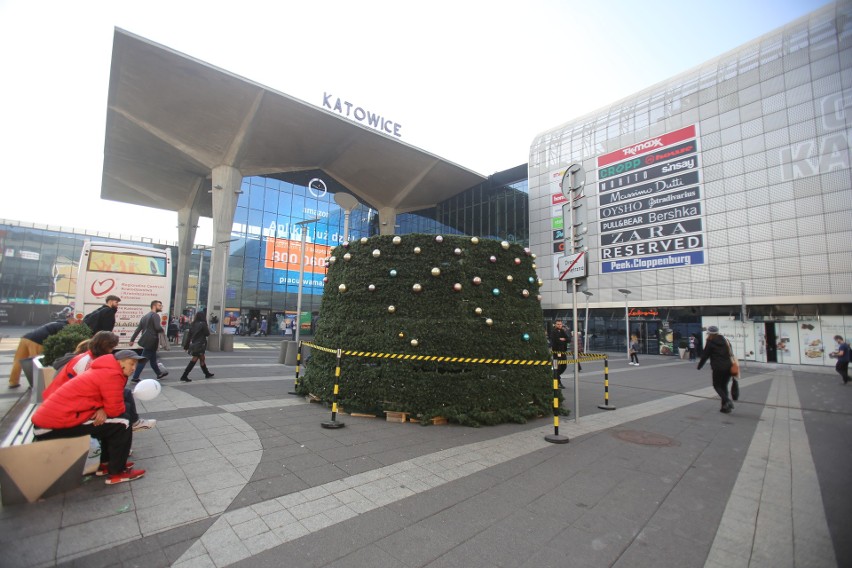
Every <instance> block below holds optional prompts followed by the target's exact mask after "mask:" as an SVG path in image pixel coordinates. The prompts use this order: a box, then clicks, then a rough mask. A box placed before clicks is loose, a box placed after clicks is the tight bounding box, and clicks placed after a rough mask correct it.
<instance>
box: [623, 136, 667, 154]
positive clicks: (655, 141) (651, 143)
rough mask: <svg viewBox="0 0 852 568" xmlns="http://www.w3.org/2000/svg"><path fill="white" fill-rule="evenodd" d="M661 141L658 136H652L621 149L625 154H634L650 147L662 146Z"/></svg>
mask: <svg viewBox="0 0 852 568" xmlns="http://www.w3.org/2000/svg"><path fill="white" fill-rule="evenodd" d="M662 147H663V141H662V140H661V139H659V138H654V139H653V140H646V141H645V142H641V143H639V144H636V145H634V146H631V147H629V148H625V149H624V150H622V152H624V155H625V156H635V155H636V152H641V151H643V150H648V149H650V148H662Z"/></svg>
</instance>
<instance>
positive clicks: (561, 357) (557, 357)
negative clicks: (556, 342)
mask: <svg viewBox="0 0 852 568" xmlns="http://www.w3.org/2000/svg"><path fill="white" fill-rule="evenodd" d="M567 360H568V354H567V353H559V352H554V353H553V363H554V364H555V365H556V367H555V368H556V376H557V378H559V379H561V378H562V373H564V372H565V369H567V368H568V363H557V361H567Z"/></svg>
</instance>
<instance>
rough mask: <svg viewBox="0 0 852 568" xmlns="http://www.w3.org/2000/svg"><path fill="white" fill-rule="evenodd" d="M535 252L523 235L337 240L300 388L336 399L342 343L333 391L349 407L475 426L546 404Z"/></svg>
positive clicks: (548, 382)
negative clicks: (519, 240) (521, 240)
mask: <svg viewBox="0 0 852 568" xmlns="http://www.w3.org/2000/svg"><path fill="white" fill-rule="evenodd" d="M534 260H535V257H534V255H531V254H530V253H529V251H527V250H525V249H523V248H522V247H520V246H518V245H512V244H509V243H507V242H502V243H501V242H499V241H494V240H488V239H478V238H475V237H474V238H471V237H461V236H435V235H420V234H416V235H415V234H412V235H404V236H391V235H381V236H374V237H372V238H369V239H367V238H363V239H361V240H360V241H355V242H352V243H344V244H342V245H340V246H338V247H336V248H335V249H334V250H333V251H332V257H331V258H330V259H329V267H328V275H327V281H326V284H325V291H324V294H323V298H322V305H321V310H320V318H319V322H318V325H317V330H316V335H315V338H314V344H315V345H316V346H317V347H315V348H314V349H312V351H311V358H310V361H309V363H308V365H306V370H305V375H304V378H303V380H302V381H300V383H299V392H300V394H312V395H314V396H317V397H319V398H320V399H321V400H324V401H327V402H330V401H332V400H333V390H334V383H335V371H336V366H337V356H336V350H337V349H341V350H342V351H343V352H344V355H343V356H342V358H341V372H340V378H339V394H338V402H339V404H340V405H341V406H343V407H344V408H346V409H347V410H349V411H358V412H367V413H373V414H380V413H381V412H382V411H386V410H388V411H390V410H392V411H400V412H407V413H410V414H411V415H412V416H416V417H418V418H420V420H421V423H426V422H428V421H429V419H431V418H433V417H436V416H442V417H445V418H447V419H449V420H450V421H453V422H458V423H460V424H466V425H473V426H476V425H480V424H498V423H502V422H524V421H526V420H527V419H529V418H533V417H538V416H542V415H547V414H552V412H553V410H552V409H553V397H554V390H553V383H552V371H551V367H550V365H549V363H546V364H542V363H543V362H547V361H549V360H550V350H549V346H548V341H547V336H546V334H545V331H544V327H543V325H542V310H541V302H540V296H539V295H538V289H539V286H540V282H539V280H538V278H537V276H536V272H535V264H534ZM465 359H491V360H506V361H523V362H524V363H523V364H508V363H505V362H504V363H502V364H493V363H489V364H485V363H477V362H472V361H466V360H465ZM557 396H559V397H560V399H561V394H557ZM560 406H561V405H560Z"/></svg>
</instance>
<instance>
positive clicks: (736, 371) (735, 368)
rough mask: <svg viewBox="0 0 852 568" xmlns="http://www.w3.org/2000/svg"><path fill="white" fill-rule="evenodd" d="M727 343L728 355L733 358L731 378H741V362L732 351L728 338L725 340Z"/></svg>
mask: <svg viewBox="0 0 852 568" xmlns="http://www.w3.org/2000/svg"><path fill="white" fill-rule="evenodd" d="M725 342H726V343H727V344H728V355H730V357H731V376H732V377H739V376H740V362H739V361H737V358H736V357H735V356H734V350H733V349H731V342H730V341H728V338H727V337H726V338H725Z"/></svg>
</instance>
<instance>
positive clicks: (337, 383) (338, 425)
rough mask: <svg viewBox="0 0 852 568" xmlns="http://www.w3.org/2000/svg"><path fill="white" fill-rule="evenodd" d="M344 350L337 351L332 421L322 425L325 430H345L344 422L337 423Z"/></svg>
mask: <svg viewBox="0 0 852 568" xmlns="http://www.w3.org/2000/svg"><path fill="white" fill-rule="evenodd" d="M341 354H342V350H340V349H338V350H337V366H336V367H335V368H334V396H333V397H332V399H331V420H327V421H325V422H323V423H322V427H323V428H343V427H344V426H346V424H344V423H343V422H338V421H337V394H338V392H339V391H340V357H341Z"/></svg>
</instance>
